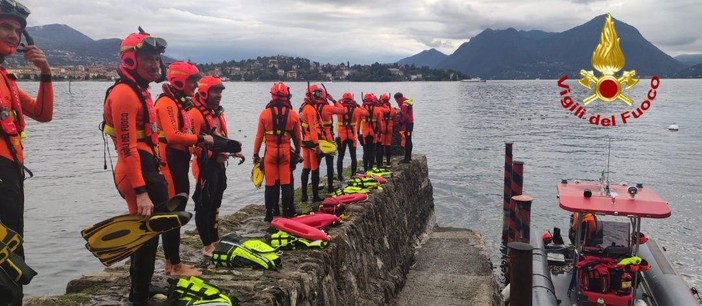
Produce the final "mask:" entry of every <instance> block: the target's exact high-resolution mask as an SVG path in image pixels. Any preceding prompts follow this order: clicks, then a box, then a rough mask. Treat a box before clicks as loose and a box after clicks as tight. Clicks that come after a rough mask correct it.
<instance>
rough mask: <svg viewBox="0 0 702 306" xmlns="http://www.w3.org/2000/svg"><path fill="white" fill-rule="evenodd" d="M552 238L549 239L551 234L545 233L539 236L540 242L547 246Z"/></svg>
mask: <svg viewBox="0 0 702 306" xmlns="http://www.w3.org/2000/svg"><path fill="white" fill-rule="evenodd" d="M552 240H553V238H552V237H551V233H549V232H545V233H544V234H543V235H541V241H543V242H544V244H549V243H551V241H552Z"/></svg>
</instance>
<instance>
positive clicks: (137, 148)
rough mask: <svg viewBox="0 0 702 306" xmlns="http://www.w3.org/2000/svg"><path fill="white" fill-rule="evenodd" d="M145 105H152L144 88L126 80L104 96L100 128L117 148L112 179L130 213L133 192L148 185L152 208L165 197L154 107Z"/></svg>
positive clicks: (166, 198)
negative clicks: (103, 122) (113, 177)
mask: <svg viewBox="0 0 702 306" xmlns="http://www.w3.org/2000/svg"><path fill="white" fill-rule="evenodd" d="M130 84H131V85H130ZM147 105H153V101H152V100H151V94H150V93H149V92H148V90H146V89H144V88H140V87H138V85H136V84H133V83H126V82H120V83H118V84H117V85H115V86H114V88H112V90H111V91H110V92H109V94H108V96H107V98H106V100H105V107H104V120H105V130H104V131H105V133H106V134H108V135H110V136H112V140H113V141H114V144H115V150H116V151H117V166H116V167H115V182H116V184H117V190H119V193H120V194H121V195H122V197H123V198H124V199H125V200H126V201H127V206H128V207H129V213H131V214H135V213H136V212H137V202H136V195H137V194H140V193H143V192H147V188H149V187H151V186H153V187H151V188H153V190H154V191H153V192H151V191H149V197H150V198H151V200H152V201H153V203H154V206H155V207H154V211H158V208H157V206H158V205H159V204H162V203H161V202H162V201H163V202H165V201H166V200H168V194H167V188H166V182H165V180H164V178H163V175H161V173H160V171H159V160H158V158H157V157H158V156H157V155H155V154H154V153H156V152H158V148H157V147H156V143H157V142H158V129H157V124H156V111H155V110H153V109H152V110H151V111H149V108H150V107H148V106H147ZM161 191H163V192H164V193H165V194H161Z"/></svg>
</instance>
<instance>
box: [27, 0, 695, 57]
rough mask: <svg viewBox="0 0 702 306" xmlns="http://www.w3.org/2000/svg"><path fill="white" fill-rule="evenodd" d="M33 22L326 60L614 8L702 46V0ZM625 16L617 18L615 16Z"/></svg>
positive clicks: (173, 2) (231, 2)
mask: <svg viewBox="0 0 702 306" xmlns="http://www.w3.org/2000/svg"><path fill="white" fill-rule="evenodd" d="M21 2H22V3H24V4H26V5H27V6H28V7H29V8H30V9H31V10H32V15H31V16H30V17H29V24H30V25H33V26H36V25H44V24H52V23H62V24H67V25H69V26H71V27H73V28H75V29H76V30H78V31H80V32H82V33H84V34H86V35H88V36H90V37H91V38H93V39H102V38H123V37H124V36H126V35H127V34H129V33H131V32H134V31H135V30H136V28H137V25H141V26H142V27H143V28H144V29H145V30H147V31H148V32H150V33H151V34H153V35H155V36H160V37H163V38H165V39H166V40H167V41H168V43H169V48H168V51H167V54H168V55H170V56H172V57H176V58H179V59H185V58H190V59H192V60H194V61H197V62H210V61H215V62H218V61H222V60H231V59H237V60H241V59H246V58H252V57H256V56H266V55H275V54H283V55H290V56H301V57H306V58H309V59H311V60H314V61H319V62H322V63H327V62H331V63H340V62H346V61H351V63H352V64H353V63H360V64H367V63H373V62H376V61H377V62H381V63H383V62H395V61H397V60H399V59H402V58H404V57H407V56H410V55H413V54H416V53H418V52H420V51H422V50H426V49H429V48H432V47H433V48H436V49H438V50H440V51H442V52H444V53H446V54H451V53H453V51H455V50H456V48H458V46H460V45H461V44H462V43H464V42H466V41H468V40H470V38H471V37H473V36H475V35H477V34H479V33H480V32H482V31H483V30H485V29H487V28H492V29H506V28H509V27H513V28H515V29H518V30H543V31H548V32H562V31H565V30H568V29H570V28H572V27H575V26H578V25H580V24H583V23H585V22H587V21H589V20H591V19H592V18H594V17H596V16H598V15H601V14H605V13H607V12H609V13H611V14H612V16H613V17H614V18H616V19H618V20H621V21H623V22H626V23H628V24H630V25H632V26H634V27H636V28H637V29H639V31H640V32H641V33H642V34H643V36H644V37H645V38H647V39H648V40H649V41H651V42H652V43H653V44H654V45H656V46H657V47H658V48H660V49H661V50H663V51H664V52H666V53H668V54H669V55H671V56H676V55H680V54H687V53H702V2H701V1H700V0H617V1H604V0H495V1H493V0H407V1H400V0H327V1H323V0H307V1H302V0H258V1H255V0H246V1H244V0H208V1H193V0H188V1H183V0H110V1H105V0H90V1H86V0H52V1H47V0H21ZM615 26H616V25H615Z"/></svg>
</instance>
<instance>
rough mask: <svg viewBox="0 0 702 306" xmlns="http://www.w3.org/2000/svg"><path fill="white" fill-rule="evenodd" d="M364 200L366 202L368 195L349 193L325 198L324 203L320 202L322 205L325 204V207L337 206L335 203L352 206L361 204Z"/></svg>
mask: <svg viewBox="0 0 702 306" xmlns="http://www.w3.org/2000/svg"><path fill="white" fill-rule="evenodd" d="M365 200H368V195H367V194H365V193H350V194H345V195H340V196H335V197H329V198H326V199H324V201H322V204H327V205H331V204H337V203H340V204H353V203H358V202H363V201H365Z"/></svg>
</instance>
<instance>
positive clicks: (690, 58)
mask: <svg viewBox="0 0 702 306" xmlns="http://www.w3.org/2000/svg"><path fill="white" fill-rule="evenodd" d="M675 59H676V60H678V61H679V62H681V63H683V65H685V66H688V67H689V66H695V65H697V64H702V54H699V53H698V54H682V55H678V56H676V57H675Z"/></svg>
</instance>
